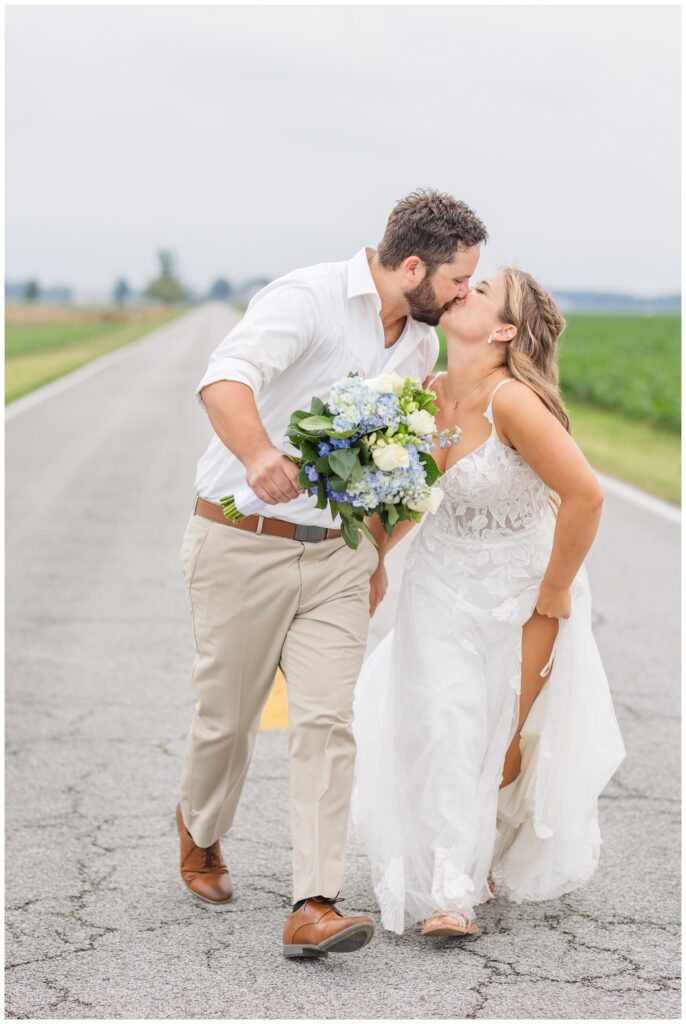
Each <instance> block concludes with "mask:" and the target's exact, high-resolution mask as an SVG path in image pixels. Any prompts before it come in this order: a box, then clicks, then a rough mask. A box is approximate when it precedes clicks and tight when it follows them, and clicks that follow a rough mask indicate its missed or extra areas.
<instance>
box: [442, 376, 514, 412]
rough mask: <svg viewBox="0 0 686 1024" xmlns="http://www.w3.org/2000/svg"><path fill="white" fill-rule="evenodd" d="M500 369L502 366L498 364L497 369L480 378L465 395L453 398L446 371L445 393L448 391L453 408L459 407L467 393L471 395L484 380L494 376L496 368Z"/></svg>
mask: <svg viewBox="0 0 686 1024" xmlns="http://www.w3.org/2000/svg"><path fill="white" fill-rule="evenodd" d="M499 369H500V367H499V366H497V367H496V369H495V370H491V372H490V373H487V374H486V376H485V377H482V378H481V380H478V381H477V382H476V384H474V386H473V387H471V388H470V389H469V391H465V393H464V394H463V395H460V397H459V398H451V397H450V392H449V391H448V387H447V383H446V382H447V380H448V374H447V373H446V375H445V379H444V381H443V389H444V391H445V393H446V395H447V397H448V401H449V402H452V406H453V409H457V407H458V405H459V404H460V402H462V401H464V399H465V398H466V397H467V395H471V393H472V391H476V389H477V388H478V386H479V385H480V384H483V382H484V381H485V380H488V378H489V377H492V376H493V374H494V373H495V372H496V370H499Z"/></svg>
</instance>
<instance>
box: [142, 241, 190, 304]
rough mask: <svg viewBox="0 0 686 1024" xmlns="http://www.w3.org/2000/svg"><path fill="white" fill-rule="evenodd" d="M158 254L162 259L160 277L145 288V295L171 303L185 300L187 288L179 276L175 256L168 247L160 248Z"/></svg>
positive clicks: (160, 259)
mask: <svg viewBox="0 0 686 1024" xmlns="http://www.w3.org/2000/svg"><path fill="white" fill-rule="evenodd" d="M157 255H158V259H159V261H160V273H159V277H156V278H154V280H152V281H150V282H149V284H148V285H147V286H146V288H145V295H146V296H147V297H148V298H149V299H157V301H158V302H165V303H168V304H169V305H171V304H172V303H174V302H183V300H184V299H185V298H186V289H185V288H184V286H183V285H182V284H181V281H180V280H179V279H178V277H177V274H176V267H175V261H174V256H173V255H172V253H170V252H169V251H168V250H167V249H162V250H160V252H159V253H158V254H157Z"/></svg>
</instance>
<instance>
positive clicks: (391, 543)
mask: <svg viewBox="0 0 686 1024" xmlns="http://www.w3.org/2000/svg"><path fill="white" fill-rule="evenodd" d="M364 521H365V523H366V525H367V526H368V527H369V529H370V531H371V532H372V534H373V535H374V540H375V541H376V543H377V547H378V551H379V564H378V565H377V567H376V569H375V570H374V572H373V574H372V576H371V578H370V580H369V614H370V615H374V612H375V611H376V609H377V608H378V606H379V605H380V604H381V602H382V601H383V599H384V597H385V596H386V591H387V590H388V575H387V573H386V566H385V564H384V559H385V557H386V555H387V554H388V552H389V551H390V550H391V548H393V547H395V545H396V544H397V543H398V541H399V540H402V538H403V537H404V536H405V535H406V534H407V533H409V531H410V530H411V529H412V527H413V526H416V525H417V524H416V523H415V522H414V520H412V519H403V521H402V522H400V523H396V524H395V526H394V527H393V533H392V534H391V536H390V537H389V536H388V534H387V533H386V531H385V530H384V528H383V526H382V525H381V520H380V519H379V517H378V516H377V515H372V516H366V517H365V520H364Z"/></svg>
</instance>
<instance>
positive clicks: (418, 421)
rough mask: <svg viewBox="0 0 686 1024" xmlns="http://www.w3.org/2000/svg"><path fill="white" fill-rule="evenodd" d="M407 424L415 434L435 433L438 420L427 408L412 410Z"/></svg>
mask: <svg viewBox="0 0 686 1024" xmlns="http://www.w3.org/2000/svg"><path fill="white" fill-rule="evenodd" d="M407 424H408V426H409V428H410V430H411V431H412V432H413V433H414V434H433V433H434V431H435V430H436V420H435V419H434V418H433V416H432V415H431V413H430V412H427V411H426V409H420V410H419V412H411V413H410V415H409V416H408V417H407Z"/></svg>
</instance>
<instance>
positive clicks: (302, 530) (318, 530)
mask: <svg viewBox="0 0 686 1024" xmlns="http://www.w3.org/2000/svg"><path fill="white" fill-rule="evenodd" d="M326 534H327V529H326V527H325V526H299V525H297V524H296V527H295V540H303V541H309V542H310V543H314V544H316V543H318V542H319V541H320V540H326Z"/></svg>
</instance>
